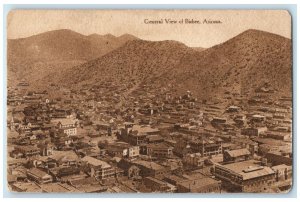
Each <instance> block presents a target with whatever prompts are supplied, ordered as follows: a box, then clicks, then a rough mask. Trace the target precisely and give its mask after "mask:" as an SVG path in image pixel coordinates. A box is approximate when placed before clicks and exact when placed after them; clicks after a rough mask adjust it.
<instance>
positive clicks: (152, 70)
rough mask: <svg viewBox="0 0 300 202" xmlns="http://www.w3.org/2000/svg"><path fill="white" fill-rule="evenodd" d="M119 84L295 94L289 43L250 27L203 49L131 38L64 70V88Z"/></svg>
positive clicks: (204, 93) (203, 92)
mask: <svg viewBox="0 0 300 202" xmlns="http://www.w3.org/2000/svg"><path fill="white" fill-rule="evenodd" d="M100 81H114V82H115V83H123V84H126V83H138V84H140V85H142V84H151V85H152V86H153V88H160V87H165V86H166V84H168V86H170V88H171V90H173V91H177V92H180V93H181V92H183V91H186V90H191V91H192V92H193V93H194V94H195V95H197V97H199V98H209V97H215V96H223V93H224V92H226V91H228V92H230V93H237V94H241V93H242V94H251V93H253V92H254V90H255V89H256V88H258V87H261V86H262V85H265V84H267V85H270V86H271V87H272V88H273V89H274V90H275V92H277V94H276V95H282V94H286V95H290V92H291V85H292V81H291V41H290V40H289V39H286V38H284V37H281V36H278V35H275V34H271V33H267V32H263V31H258V30H248V31H245V32H243V33H241V34H240V35H238V36H236V37H234V38H232V39H230V40H228V41H226V42H224V43H222V44H219V45H217V46H214V47H212V48H208V49H205V50H203V51H198V50H195V49H194V48H189V47H187V46H185V45H183V44H181V43H179V42H175V41H160V42H149V41H142V40H139V41H130V42H127V43H126V44H125V45H124V46H122V47H120V48H118V49H116V50H114V51H112V52H110V53H109V54H107V55H105V56H103V57H100V58H98V59H95V60H92V61H89V62H87V63H85V64H83V65H79V66H77V67H74V68H73V69H72V71H70V70H66V71H64V72H63V73H62V77H60V78H58V82H59V83H63V84H64V85H65V86H73V85H75V84H76V85H75V86H81V85H86V84H90V85H92V84H95V83H97V82H100Z"/></svg>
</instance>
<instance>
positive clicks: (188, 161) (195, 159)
mask: <svg viewBox="0 0 300 202" xmlns="http://www.w3.org/2000/svg"><path fill="white" fill-rule="evenodd" d="M204 161H205V158H203V157H202V156H201V154H200V153H194V154H187V155H185V156H184V157H183V159H182V163H183V164H185V165H188V166H192V167H203V166H204Z"/></svg>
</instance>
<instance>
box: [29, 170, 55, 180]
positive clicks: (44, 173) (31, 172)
mask: <svg viewBox="0 0 300 202" xmlns="http://www.w3.org/2000/svg"><path fill="white" fill-rule="evenodd" d="M27 173H30V174H33V175H35V176H37V177H39V178H43V177H45V176H47V177H48V176H50V175H48V174H47V173H46V172H44V171H42V170H40V169H38V168H31V169H30V170H29V171H27Z"/></svg>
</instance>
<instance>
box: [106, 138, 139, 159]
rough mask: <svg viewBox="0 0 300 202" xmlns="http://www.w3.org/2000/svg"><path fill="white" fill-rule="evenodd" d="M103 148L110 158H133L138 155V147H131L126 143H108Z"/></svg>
mask: <svg viewBox="0 0 300 202" xmlns="http://www.w3.org/2000/svg"><path fill="white" fill-rule="evenodd" d="M104 148H105V149H106V151H107V153H108V154H110V155H111V156H117V157H129V158H133V157H137V156H139V155H140V147H139V146H131V145H130V144H128V143H126V142H114V143H108V144H105V145H104Z"/></svg>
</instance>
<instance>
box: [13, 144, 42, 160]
mask: <svg viewBox="0 0 300 202" xmlns="http://www.w3.org/2000/svg"><path fill="white" fill-rule="evenodd" d="M13 153H15V154H17V153H19V154H21V156H22V157H25V158H28V157H32V156H39V155H40V153H41V151H40V149H39V148H38V147H36V146H31V145H26V146H16V147H15V150H14V151H13Z"/></svg>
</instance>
